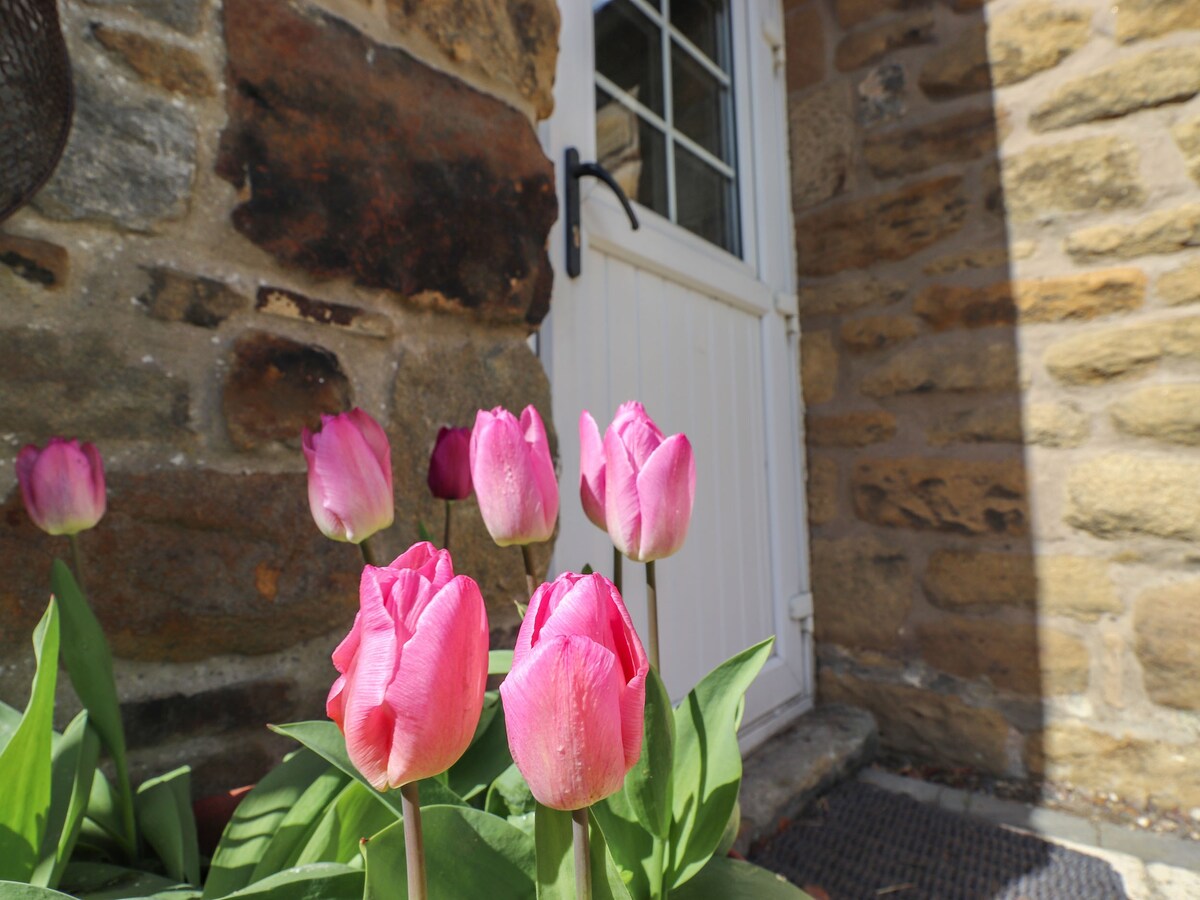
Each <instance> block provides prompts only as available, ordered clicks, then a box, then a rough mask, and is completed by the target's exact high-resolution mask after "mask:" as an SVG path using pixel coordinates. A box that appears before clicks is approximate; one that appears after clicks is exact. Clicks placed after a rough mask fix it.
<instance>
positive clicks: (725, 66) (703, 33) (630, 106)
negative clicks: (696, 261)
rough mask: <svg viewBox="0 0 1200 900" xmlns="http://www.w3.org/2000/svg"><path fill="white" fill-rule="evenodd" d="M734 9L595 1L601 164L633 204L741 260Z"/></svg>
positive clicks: (684, 2) (725, 0) (665, 1)
mask: <svg viewBox="0 0 1200 900" xmlns="http://www.w3.org/2000/svg"><path fill="white" fill-rule="evenodd" d="M729 2H730V0H593V5H592V6H593V14H594V17H595V29H594V33H595V43H596V155H597V158H598V159H599V161H600V164H601V165H603V166H604V167H605V168H606V169H608V170H609V171H610V172H611V173H612V174H613V176H614V177H615V178H616V179H617V181H618V182H619V183H620V184H621V187H623V188H624V189H625V192H626V193H627V194H628V195H629V196H630V198H631V199H633V200H635V201H637V202H638V203H640V204H642V205H643V206H646V207H648V208H650V209H652V210H654V211H655V212H657V213H658V214H660V215H662V216H665V217H666V218H667V219H669V220H670V221H672V222H674V223H676V224H678V225H680V226H682V227H683V228H686V229H687V230H688V231H691V232H693V233H694V234H698V235H700V237H702V238H704V239H705V240H707V241H710V242H712V243H713V244H716V245H717V246H719V247H722V248H723V249H725V250H728V251H729V252H730V253H732V254H734V255H735V256H740V255H741V227H740V221H739V217H738V177H737V155H736V142H735V140H734V117H733V60H732V40H731V35H730V14H729Z"/></svg>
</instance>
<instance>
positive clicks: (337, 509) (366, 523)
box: [301, 409, 395, 544]
mask: <svg viewBox="0 0 1200 900" xmlns="http://www.w3.org/2000/svg"><path fill="white" fill-rule="evenodd" d="M301 444H302V446H303V448H304V458H305V460H307V462H308V505H309V507H310V509H311V510H312V517H313V520H314V521H316V523H317V527H318V528H319V529H321V533H322V534H323V535H325V536H326V537H328V538H332V539H333V540H335V541H348V542H350V543H351V544H358V543H361V542H362V541H365V540H366V539H367V538H369V537H370V536H371V535H373V534H374V533H375V532H377V531H379V530H381V529H383V528H387V527H388V526H389V525H391V524H392V518H393V516H394V515H395V513H394V507H393V501H392V449H391V447H390V446H388V439H387V435H386V434H384V433H383V429H382V428H381V427H380V426H379V423H378V422H376V421H375V420H374V419H372V418H371V416H370V415H368V414H367V413H365V412H363V411H362V410H361V409H352V410H350V412H345V413H340V414H339V415H336V416H321V430H320V431H316V432H312V431H309V430H308V429H307V428H305V429H304V432H303V435H302V437H301Z"/></svg>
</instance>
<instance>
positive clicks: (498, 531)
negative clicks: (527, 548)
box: [471, 406, 558, 547]
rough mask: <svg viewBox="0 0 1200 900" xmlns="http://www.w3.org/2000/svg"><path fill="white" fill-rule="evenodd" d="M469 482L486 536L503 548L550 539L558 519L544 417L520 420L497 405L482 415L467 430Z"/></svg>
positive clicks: (528, 411)
mask: <svg viewBox="0 0 1200 900" xmlns="http://www.w3.org/2000/svg"><path fill="white" fill-rule="evenodd" d="M471 481H472V483H473V484H474V486H475V496H476V497H477V498H478V500H479V512H480V514H481V515H482V516H483V524H484V525H486V526H487V530H488V533H489V534H490V535H491V536H492V540H494V541H495V542H496V543H497V544H499V545H500V546H501V547H507V546H509V545H511V544H534V543H538V542H540V541H546V540H549V539H550V535H551V534H553V533H554V523H555V521H556V520H557V519H558V481H557V480H556V479H555V477H554V463H553V462H552V461H551V460H550V444H549V442H548V441H547V440H546V428H545V426H543V425H542V417H541V416H539V415H538V411H537V410H536V409H534V408H533V407H532V406H527V407H525V409H524V411H523V412H522V413H521V420H520V421H519V422H518V421H517V419H516V417H515V416H514V415H513V414H512V413H510V412H509V411H508V410H507V409H504V408H502V407H499V406H497V407H496V408H495V409H493V410H492V411H491V412H487V411H485V410H482V409H481V410H480V411H479V413H478V414H477V415H476V416H475V428H474V429H473V430H472V431H471Z"/></svg>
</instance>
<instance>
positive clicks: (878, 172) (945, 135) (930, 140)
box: [863, 108, 997, 178]
mask: <svg viewBox="0 0 1200 900" xmlns="http://www.w3.org/2000/svg"><path fill="white" fill-rule="evenodd" d="M996 144H997V123H996V118H995V114H994V112H993V110H992V109H990V108H982V109H973V110H967V111H966V112H962V113H957V114H956V115H953V116H948V117H947V118H945V119H940V120H939V121H937V122H931V123H929V124H927V125H920V126H917V127H916V128H909V129H892V130H890V131H882V132H875V133H872V134H868V135H867V137H866V138H865V139H864V140H863V157H864V159H865V160H866V162H867V165H868V166H870V168H871V174H873V175H874V176H875V177H876V178H895V177H897V176H900V175H911V174H913V173H915V172H922V171H924V170H925V169H932V168H933V167H934V166H940V165H942V164H944V163H951V162H965V161H967V160H971V159H979V158H980V157H983V156H987V155H988V154H991V153H994V152H995V150H996Z"/></svg>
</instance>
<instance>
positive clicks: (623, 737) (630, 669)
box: [500, 572, 650, 809]
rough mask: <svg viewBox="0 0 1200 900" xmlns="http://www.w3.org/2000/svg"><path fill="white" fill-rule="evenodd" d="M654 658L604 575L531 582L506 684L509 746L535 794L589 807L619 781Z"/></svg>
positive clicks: (553, 803)
mask: <svg viewBox="0 0 1200 900" xmlns="http://www.w3.org/2000/svg"><path fill="white" fill-rule="evenodd" d="M649 668H650V663H649V662H648V661H647V659H646V653H645V651H644V650H643V649H642V643H641V641H639V640H638V636H637V632H636V631H635V630H634V627H633V621H632V620H631V619H630V617H629V612H628V610H626V608H625V603H624V602H623V601H622V600H621V594H620V593H619V592H618V591H617V589H616V587H615V586H614V585H613V583H612V582H611V581H609V580H608V579H607V578H605V577H604V576H603V575H576V574H574V573H573V572H568V573H566V574H563V575H560V576H559V577H558V578H557V579H555V580H554V581H552V582H548V583H546V584H543V585H542V586H541V587H539V588H538V589H537V591H535V592H534V595H533V598H532V599H531V600H530V602H529V609H528V611H527V612H526V614H525V619H524V621H522V622H521V630H520V631H519V632H518V634H517V645H516V649H515V650H514V651H513V664H512V671H511V672H510V673H509V674H508V676H507V677H506V678H505V679H504V682H503V683H502V684H501V685H500V695H501V697H502V699H503V701H504V718H505V723H506V725H507V728H508V747H509V749H510V750H511V751H512V756H513V760H514V761H515V762H516V764H517V768H518V769H520V770H521V774H522V775H524V776H525V780H526V781H527V782H528V783H529V788H530V790H531V791H532V792H533V796H534V797H536V798H537V800H538V802H539V803H541V804H543V805H544V806H549V807H551V808H553V809H583V808H584V807H585V806H590V805H592V804H593V803H595V802H596V801H598V800H602V799H604V798H605V797H607V796H608V795H609V794H612V793H614V792H615V791H617V790H618V789H619V788H620V787H621V784H622V783H623V782H624V780H625V774H626V773H627V772H628V771H629V770H630V769H631V768H633V765H634V763H636V762H637V761H638V757H639V756H641V753H642V715H643V711H644V709H645V704H646V674H647V672H648V671H649Z"/></svg>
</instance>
